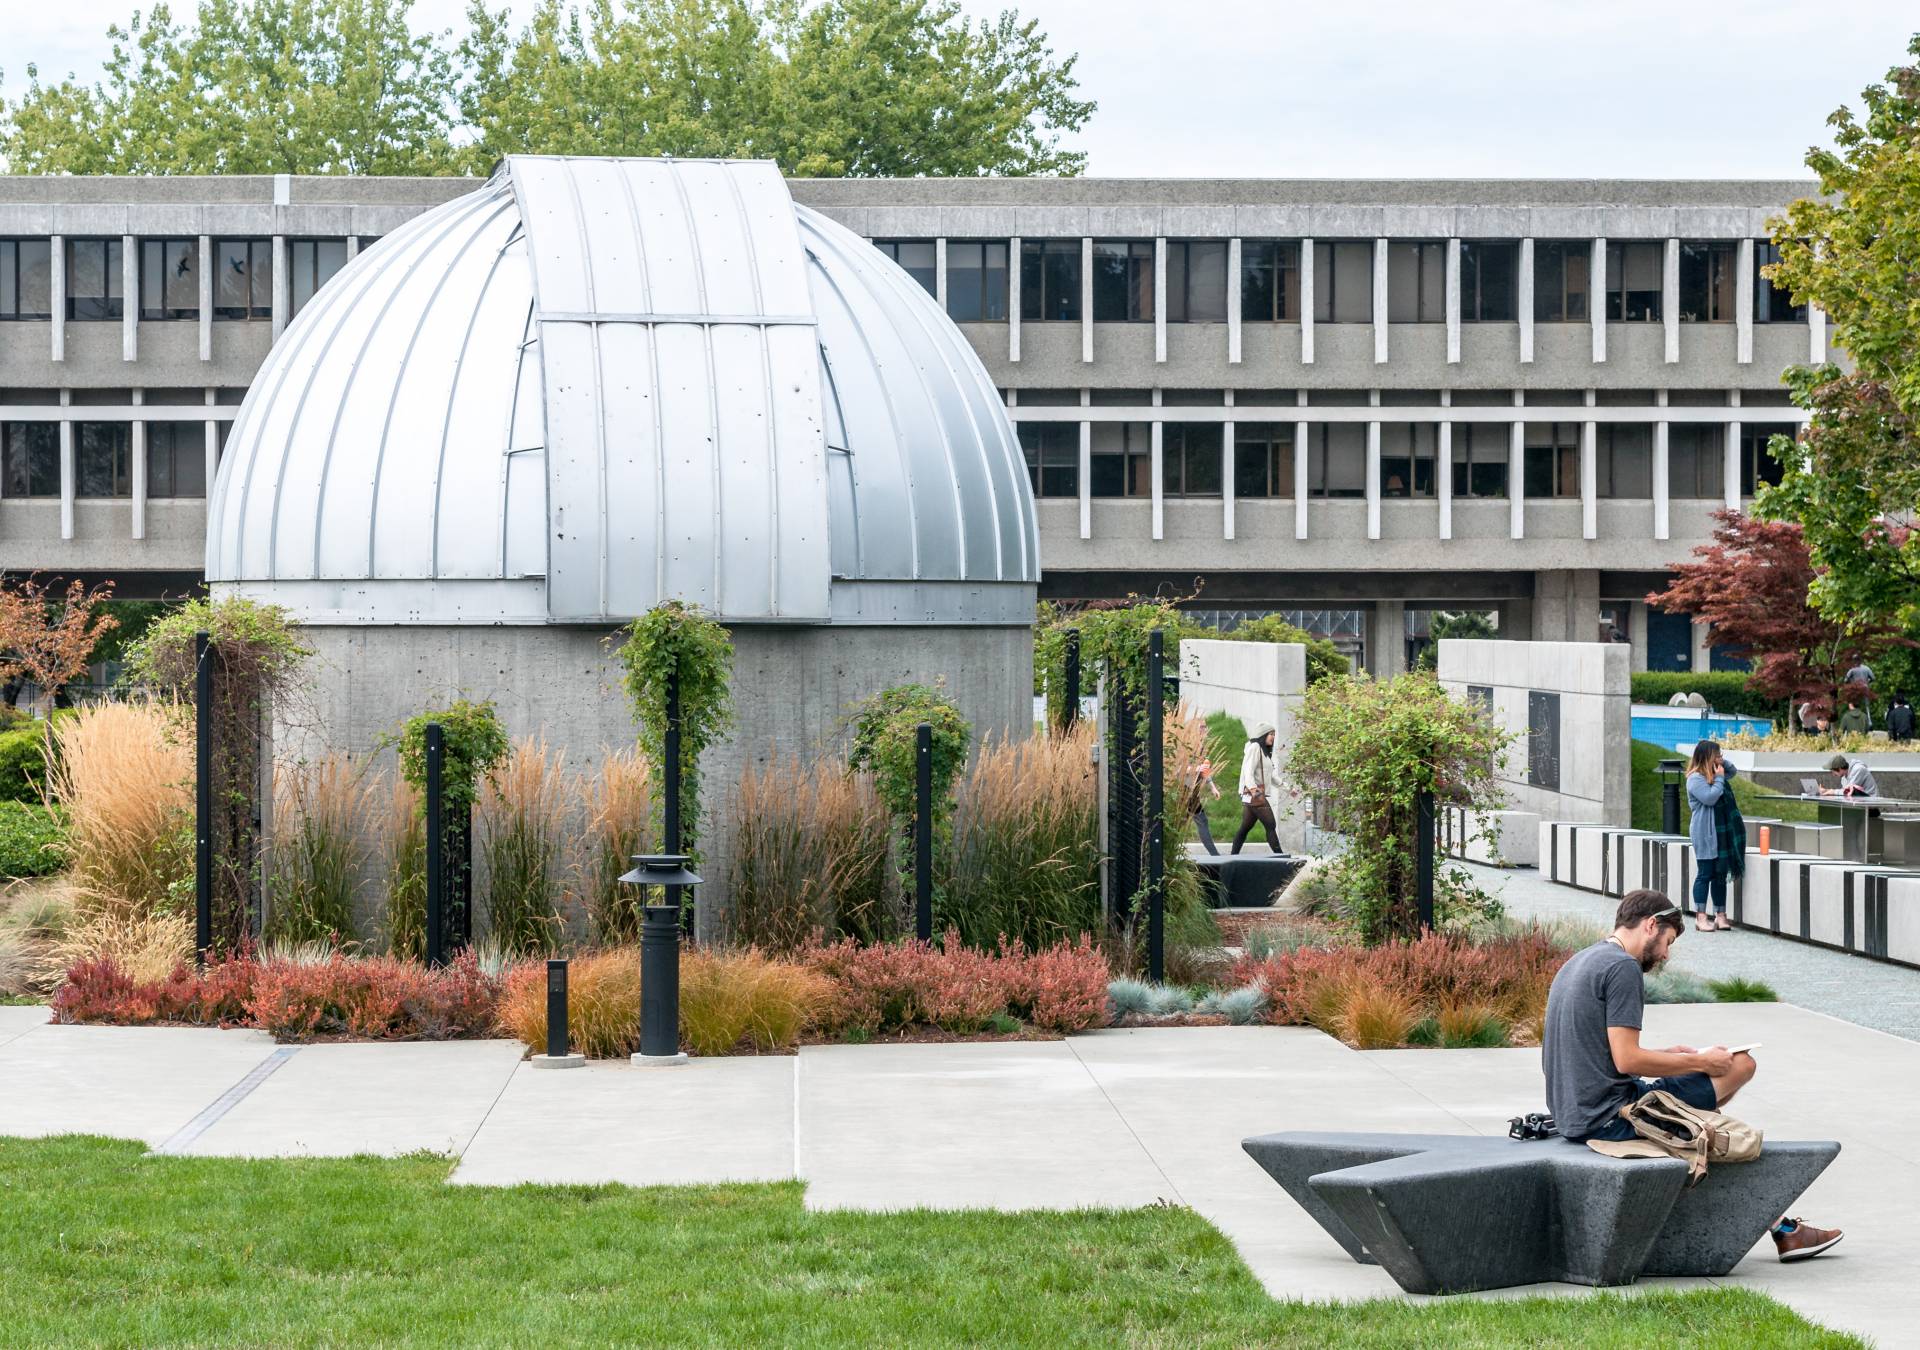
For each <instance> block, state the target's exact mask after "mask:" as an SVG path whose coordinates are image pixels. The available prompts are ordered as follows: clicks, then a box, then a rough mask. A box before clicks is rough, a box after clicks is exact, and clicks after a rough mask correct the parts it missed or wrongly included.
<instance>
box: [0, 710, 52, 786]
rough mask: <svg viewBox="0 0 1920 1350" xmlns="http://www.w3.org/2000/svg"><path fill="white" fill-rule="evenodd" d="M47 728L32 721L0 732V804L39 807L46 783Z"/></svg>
mask: <svg viewBox="0 0 1920 1350" xmlns="http://www.w3.org/2000/svg"><path fill="white" fill-rule="evenodd" d="M46 744H47V726H46V723H44V722H41V721H38V720H35V721H29V722H26V723H24V724H22V725H20V726H17V727H14V728H12V729H11V730H7V731H0V802H26V803H29V804H31V805H35V806H38V805H39V804H40V802H41V800H42V796H41V792H42V789H43V788H44V787H45V786H46V781H47V754H46Z"/></svg>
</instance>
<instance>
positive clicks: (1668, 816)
mask: <svg viewBox="0 0 1920 1350" xmlns="http://www.w3.org/2000/svg"><path fill="white" fill-rule="evenodd" d="M1686 779H1687V761H1685V760H1684V759H1663V760H1661V761H1660V833H1662V834H1678V833H1680V785H1681V784H1682V783H1684V782H1685V781H1686Z"/></svg>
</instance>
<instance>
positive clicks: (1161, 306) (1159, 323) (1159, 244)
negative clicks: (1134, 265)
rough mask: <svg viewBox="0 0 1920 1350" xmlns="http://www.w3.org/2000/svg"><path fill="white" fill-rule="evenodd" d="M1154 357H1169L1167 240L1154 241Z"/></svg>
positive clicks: (1158, 358) (1162, 358)
mask: <svg viewBox="0 0 1920 1350" xmlns="http://www.w3.org/2000/svg"><path fill="white" fill-rule="evenodd" d="M1153 359H1154V360H1156V361H1164V360H1166V359H1167V241H1166V240H1165V239H1158V238H1156V239H1155V240H1154V241H1153Z"/></svg>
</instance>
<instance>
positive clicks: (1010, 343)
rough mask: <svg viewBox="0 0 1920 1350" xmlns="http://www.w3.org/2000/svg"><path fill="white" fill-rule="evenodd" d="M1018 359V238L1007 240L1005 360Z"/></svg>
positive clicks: (1015, 360) (1016, 236)
mask: <svg viewBox="0 0 1920 1350" xmlns="http://www.w3.org/2000/svg"><path fill="white" fill-rule="evenodd" d="M1019 359H1020V236H1019V235H1017V234H1016V235H1014V236H1013V237H1012V238H1011V239H1009V240H1007V360H1008V361H1009V362H1017V361H1019Z"/></svg>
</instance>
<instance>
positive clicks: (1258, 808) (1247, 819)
mask: <svg viewBox="0 0 1920 1350" xmlns="http://www.w3.org/2000/svg"><path fill="white" fill-rule="evenodd" d="M1256 824H1258V825H1259V826H1261V827H1262V828H1263V829H1265V830H1266V832H1267V847H1268V848H1270V849H1272V850H1273V851H1274V852H1275V853H1278V852H1280V827H1279V825H1278V824H1277V823H1276V822H1275V820H1274V818H1273V807H1272V805H1271V804H1270V803H1267V802H1247V803H1246V804H1245V805H1243V806H1242V807H1241V808H1240V831H1239V833H1237V834H1235V835H1234V836H1233V849H1232V851H1233V852H1235V853H1238V852H1239V851H1240V846H1241V845H1242V844H1244V843H1246V842H1247V836H1248V835H1250V834H1252V833H1253V827H1254V826H1255V825H1256Z"/></svg>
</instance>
